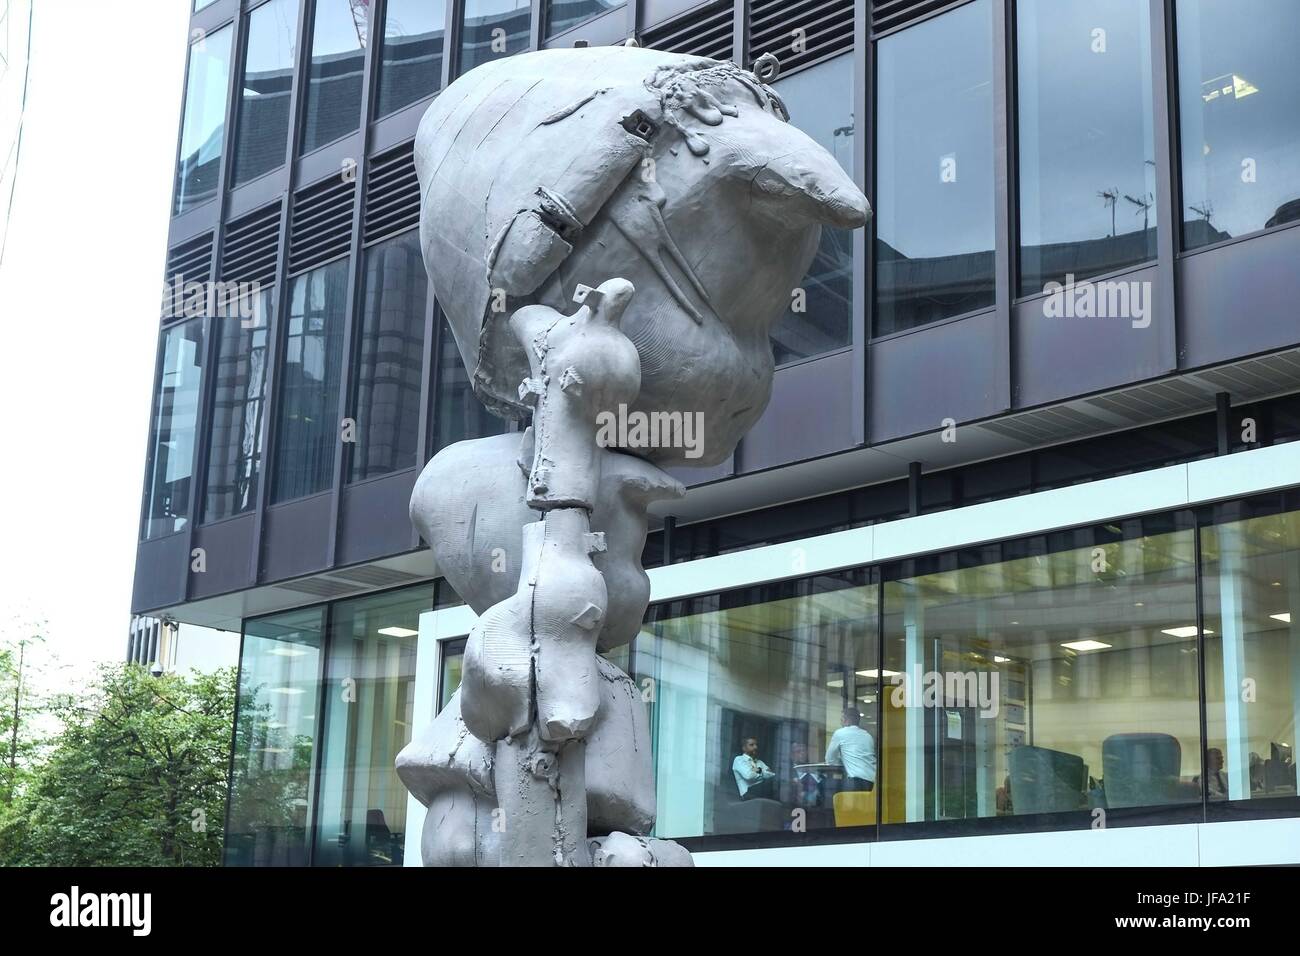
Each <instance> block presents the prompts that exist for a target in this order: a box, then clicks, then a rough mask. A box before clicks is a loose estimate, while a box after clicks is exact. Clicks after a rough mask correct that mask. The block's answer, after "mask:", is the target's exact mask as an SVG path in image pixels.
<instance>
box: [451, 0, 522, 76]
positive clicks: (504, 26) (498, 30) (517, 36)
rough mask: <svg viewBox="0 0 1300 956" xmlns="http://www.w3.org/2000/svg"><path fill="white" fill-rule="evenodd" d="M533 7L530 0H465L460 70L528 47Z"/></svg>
mask: <svg viewBox="0 0 1300 956" xmlns="http://www.w3.org/2000/svg"><path fill="white" fill-rule="evenodd" d="M532 8H533V5H532V3H531V2H530V0H465V15H464V18H463V19H462V20H461V39H460V72H461V73H468V72H469V71H470V70H472V69H474V67H476V66H479V65H480V64H483V63H487V62H489V61H490V60H497V59H500V58H501V57H503V56H510V55H511V54H514V53H520V52H522V51H524V50H526V49H528V32H529V28H530V26H531V25H532Z"/></svg>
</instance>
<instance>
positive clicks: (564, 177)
mask: <svg viewBox="0 0 1300 956" xmlns="http://www.w3.org/2000/svg"><path fill="white" fill-rule="evenodd" d="M415 160H416V169H417V171H418V174H419V177H420V184H421V189H422V195H423V204H422V209H421V239H422V244H423V247H424V254H425V262H426V265H427V266H428V269H429V273H430V276H431V277H432V279H433V283H434V289H435V293H436V294H437V296H438V299H439V302H440V304H441V305H442V308H443V310H444V312H445V313H446V314H447V316H448V318H449V320H450V323H451V326H452V328H453V332H454V334H455V337H456V342H457V346H458V347H459V349H460V353H461V356H462V358H463V359H464V360H465V364H466V367H467V368H468V369H469V370H470V372H471V375H472V379H473V382H474V388H475V391H476V393H477V394H478V396H479V397H480V398H481V399H482V400H483V401H484V402H485V403H486V404H487V405H488V407H489V408H491V409H493V410H494V411H495V412H497V413H498V414H502V415H507V416H511V417H524V416H525V415H526V414H527V408H526V407H525V406H524V405H522V404H521V402H520V400H519V397H518V391H517V389H518V385H519V382H520V381H521V380H522V379H523V378H524V377H525V376H526V375H527V374H528V368H529V366H528V361H527V357H526V355H525V354H524V351H523V348H522V347H521V346H520V344H519V343H518V341H517V340H516V339H515V337H514V336H513V335H512V334H511V331H510V329H509V326H508V320H509V317H510V314H511V313H513V312H514V311H515V310H517V309H518V308H520V307H522V306H525V305H529V304H533V303H540V304H544V305H548V306H550V307H552V308H554V309H559V310H562V311H572V306H571V302H572V299H573V296H574V294H575V291H576V290H577V287H578V286H579V285H587V286H593V287H594V286H597V285H600V284H601V283H602V282H604V281H606V280H607V279H610V278H614V277H618V278H622V279H627V280H629V281H630V282H631V283H632V284H633V286H634V287H635V289H636V293H635V295H634V296H633V298H632V301H631V303H630V305H629V306H628V308H627V310H626V311H625V312H624V314H623V317H622V321H621V328H622V331H623V332H624V334H626V335H627V336H628V338H630V339H631V340H632V342H633V343H634V344H635V345H636V347H637V351H638V353H639V355H640V358H641V366H642V369H641V381H642V390H641V394H640V397H639V398H638V399H637V402H636V404H635V406H634V408H633V409H632V410H631V411H633V412H636V411H642V412H646V413H655V412H666V413H670V414H672V413H678V414H688V415H694V414H699V415H701V416H702V424H703V455H702V456H701V457H699V458H697V459H695V460H694V462H693V463H695V464H706V465H707V464H713V463H716V462H719V461H722V460H724V459H725V458H726V457H727V456H728V455H730V454H731V452H732V451H733V450H734V448H735V445H736V443H737V442H738V441H739V440H740V437H741V436H742V435H743V434H744V433H745V432H746V431H747V430H748V429H749V428H750V427H751V426H752V425H753V424H754V422H756V421H757V420H758V418H759V416H760V415H761V414H762V412H763V410H764V408H765V407H766V405H767V401H768V398H769V397H770V394H771V386H772V374H773V365H772V353H771V348H770V345H769V342H768V333H769V331H770V329H771V327H772V325H773V323H775V322H776V321H777V320H778V319H779V318H780V317H781V316H782V315H783V314H784V313H785V311H786V309H787V307H788V305H789V303H790V298H791V295H792V294H793V291H794V290H795V289H796V288H797V287H798V285H799V283H800V282H801V281H802V279H803V276H804V274H805V272H806V271H807V269H808V266H809V264H810V263H811V261H812V258H813V256H814V254H815V253H816V250H817V245H818V242H819V240H820V235H821V227H822V225H824V224H825V225H833V226H840V227H856V226H860V225H863V224H864V223H865V222H866V220H867V218H868V216H869V214H870V209H869V207H868V205H867V201H866V198H865V197H864V196H863V195H862V193H861V191H860V190H858V189H857V187H856V186H855V185H854V184H853V182H852V180H851V179H850V178H849V177H848V176H847V175H846V174H845V173H844V171H843V170H842V169H841V168H840V167H839V165H838V164H837V163H836V161H835V160H834V159H833V158H832V157H831V156H830V154H829V153H827V152H826V151H825V150H824V149H822V147H821V146H819V145H818V144H817V143H815V142H814V141H813V140H811V139H810V138H809V137H808V136H807V135H805V134H804V133H803V132H801V131H800V130H798V129H797V128H795V127H794V126H792V125H790V124H789V122H788V116H787V114H786V110H785V107H784V105H783V104H782V102H781V100H780V98H779V97H778V96H777V94H776V93H775V92H774V91H773V90H772V89H770V88H769V87H768V86H766V85H765V84H764V83H763V82H761V81H760V80H759V79H758V78H757V77H756V76H755V75H754V74H752V73H749V72H746V71H744V70H741V69H740V68H738V67H736V66H735V65H733V64H730V63H719V62H717V61H713V60H707V59H701V58H695V57H684V56H680V55H677V54H668V53H662V52H658V51H653V50H642V49H636V48H627V47H605V48H588V49H573V50H544V51H540V52H536V53H530V54H525V55H522V56H518V57H512V58H510V59H506V60H499V61H495V62H493V63H490V64H486V65H484V66H482V67H479V68H478V69H475V70H473V71H471V72H470V73H468V74H466V75H465V76H463V77H461V78H460V79H458V80H457V81H456V82H455V83H453V84H452V85H451V86H450V87H449V88H448V89H447V90H445V91H444V92H443V93H442V94H441V95H440V96H439V97H438V99H437V100H436V101H435V102H434V104H433V106H432V107H430V109H429V112H428V114H426V116H425V118H424V120H423V122H422V123H421V125H420V132H419V135H418V137H417V140H416V154H415ZM611 411H613V410H611ZM628 450H630V451H633V452H635V453H637V454H640V455H642V456H643V457H646V458H648V459H650V460H652V461H655V462H657V463H660V464H665V463H674V462H678V461H682V460H683V458H684V455H683V452H682V449H674V448H656V449H639V448H630V449H628ZM697 451H698V449H697Z"/></svg>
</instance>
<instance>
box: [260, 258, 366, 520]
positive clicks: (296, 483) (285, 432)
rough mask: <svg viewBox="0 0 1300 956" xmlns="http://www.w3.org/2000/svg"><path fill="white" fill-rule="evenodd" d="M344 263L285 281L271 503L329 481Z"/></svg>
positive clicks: (338, 431) (337, 428)
mask: <svg viewBox="0 0 1300 956" xmlns="http://www.w3.org/2000/svg"><path fill="white" fill-rule="evenodd" d="M349 261H350V260H348V259H340V260H337V261H335V262H331V263H330V264H328V265H325V266H321V267H320V268H319V269H315V270H313V271H311V272H307V273H304V274H303V275H300V276H296V277H294V278H293V279H291V280H290V286H289V315H288V322H287V328H286V331H285V343H284V363H283V368H282V369H281V370H280V376H281V382H282V383H283V384H282V387H281V391H280V411H279V418H278V421H277V428H276V442H275V444H276V447H275V488H274V494H273V495H272V501H273V503H279V502H282V501H289V500H292V499H294V498H302V497H304V496H306V495H312V494H316V493H318V492H321V491H325V490H326V489H328V488H329V487H330V486H331V485H332V484H333V481H334V456H335V455H336V454H337V453H338V446H339V443H340V441H341V440H342V437H343V433H342V428H343V423H342V422H341V421H340V420H339V414H338V410H339V388H340V387H341V379H342V375H343V331H344V329H343V326H344V323H345V322H346V321H347V315H348V308H347V294H348V263H349Z"/></svg>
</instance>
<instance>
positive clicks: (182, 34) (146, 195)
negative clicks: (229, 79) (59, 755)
mask: <svg viewBox="0 0 1300 956" xmlns="http://www.w3.org/2000/svg"><path fill="white" fill-rule="evenodd" d="M34 3H35V12H34V22H33V27H32V44H31V76H30V81H29V87H28V95H27V111H26V124H25V129H24V133H23V144H22V153H21V158H20V165H19V167H18V170H17V174H16V175H17V188H16V191H15V195H14V204H13V215H12V219H11V221H10V223H9V227H8V228H9V238H8V248H7V250H6V252H5V257H4V261H3V263H0V429H2V431H0V640H3V639H5V638H9V637H14V636H18V635H19V634H21V633H23V632H26V631H29V630H30V629H31V628H32V627H33V626H39V622H41V621H44V622H45V627H44V633H45V634H46V635H47V637H48V639H49V644H50V646H51V648H52V649H53V650H54V651H55V653H56V654H57V656H58V658H59V660H60V661H61V662H63V663H65V664H71V665H73V666H72V667H71V668H69V669H68V670H67V671H65V672H64V676H62V677H60V681H61V682H66V681H68V680H70V679H72V678H73V676H75V675H80V674H84V673H85V671H86V670H87V669H88V668H89V666H91V665H92V664H93V663H94V662H95V661H100V660H121V659H122V658H123V657H124V655H125V651H126V638H127V626H128V624H129V622H130V600H131V579H132V576H133V573H134V564H135V545H136V534H137V526H138V521H139V512H140V493H141V487H142V482H143V480H144V459H145V446H146V442H147V439H148V425H149V421H148V419H149V405H150V394H149V393H150V389H151V386H152V376H153V364H154V351H155V348H156V342H157V330H158V315H159V300H160V296H161V289H162V274H163V266H164V260H165V257H166V245H167V226H168V221H169V205H168V204H169V202H170V197H171V184H172V175H173V163H174V160H175V151H176V134H177V129H178V127H179V117H180V101H181V86H182V80H183V75H184V68H185V50H186V41H187V36H186V34H187V30H188V28H189V13H188V6H189V0H146V2H144V3H130V4H124V3H119V2H114V0H34ZM6 6H8V7H10V8H11V9H10V13H9V16H10V17H15V18H16V15H17V16H20V17H21V21H22V22H21V23H18V24H10V26H9V29H10V37H11V38H14V37H15V36H16V37H18V38H21V37H23V36H24V35H25V33H26V18H27V0H0V14H3V13H4V11H5V8H6ZM5 36H6V27H5V24H4V23H3V22H2V21H0V55H3V54H4V44H5ZM16 52H17V53H18V54H19V55H18V57H17V58H16V65H18V66H19V67H21V60H22V52H23V51H22V50H21V49H19V50H18V51H16ZM5 69H6V68H5V65H4V63H3V62H0V150H3V151H4V152H0V162H2V161H3V159H4V156H5V155H6V154H7V152H8V149H9V146H10V143H11V141H12V138H13V134H14V132H15V131H16V130H15V120H16V117H15V115H14V107H15V105H16V102H17V96H16V95H14V90H15V88H16V89H17V90H18V92H21V84H22V75H21V72H22V71H21V69H10V70H8V72H5ZM0 187H2V188H0V233H3V231H4V228H5V226H4V216H5V207H6V204H7V202H8V197H9V178H8V175H7V174H6V175H4V176H3V177H0Z"/></svg>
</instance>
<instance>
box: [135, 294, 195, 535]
mask: <svg viewBox="0 0 1300 956" xmlns="http://www.w3.org/2000/svg"><path fill="white" fill-rule="evenodd" d="M204 329H205V323H204V320H203V319H191V320H190V321H188V322H183V323H181V324H179V325H173V326H172V327H171V328H169V329H166V330H165V331H164V332H163V334H162V344H161V354H160V356H159V360H160V364H161V367H160V369H159V372H158V392H157V394H156V395H155V396H154V418H153V430H152V433H151V440H150V443H149V460H148V463H147V465H146V473H147V474H148V476H149V478H148V486H147V488H146V491H145V495H146V500H145V517H144V534H143V537H145V538H156V537H159V536H160V535H165V534H171V533H172V532H174V531H180V530H182V529H183V528H184V527H185V526H186V524H188V522H189V513H190V494H191V493H192V487H193V481H192V478H193V476H194V435H195V431H196V430H197V428H198V417H199V402H200V400H201V398H202V378H203V341H204V339H203V336H204Z"/></svg>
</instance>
